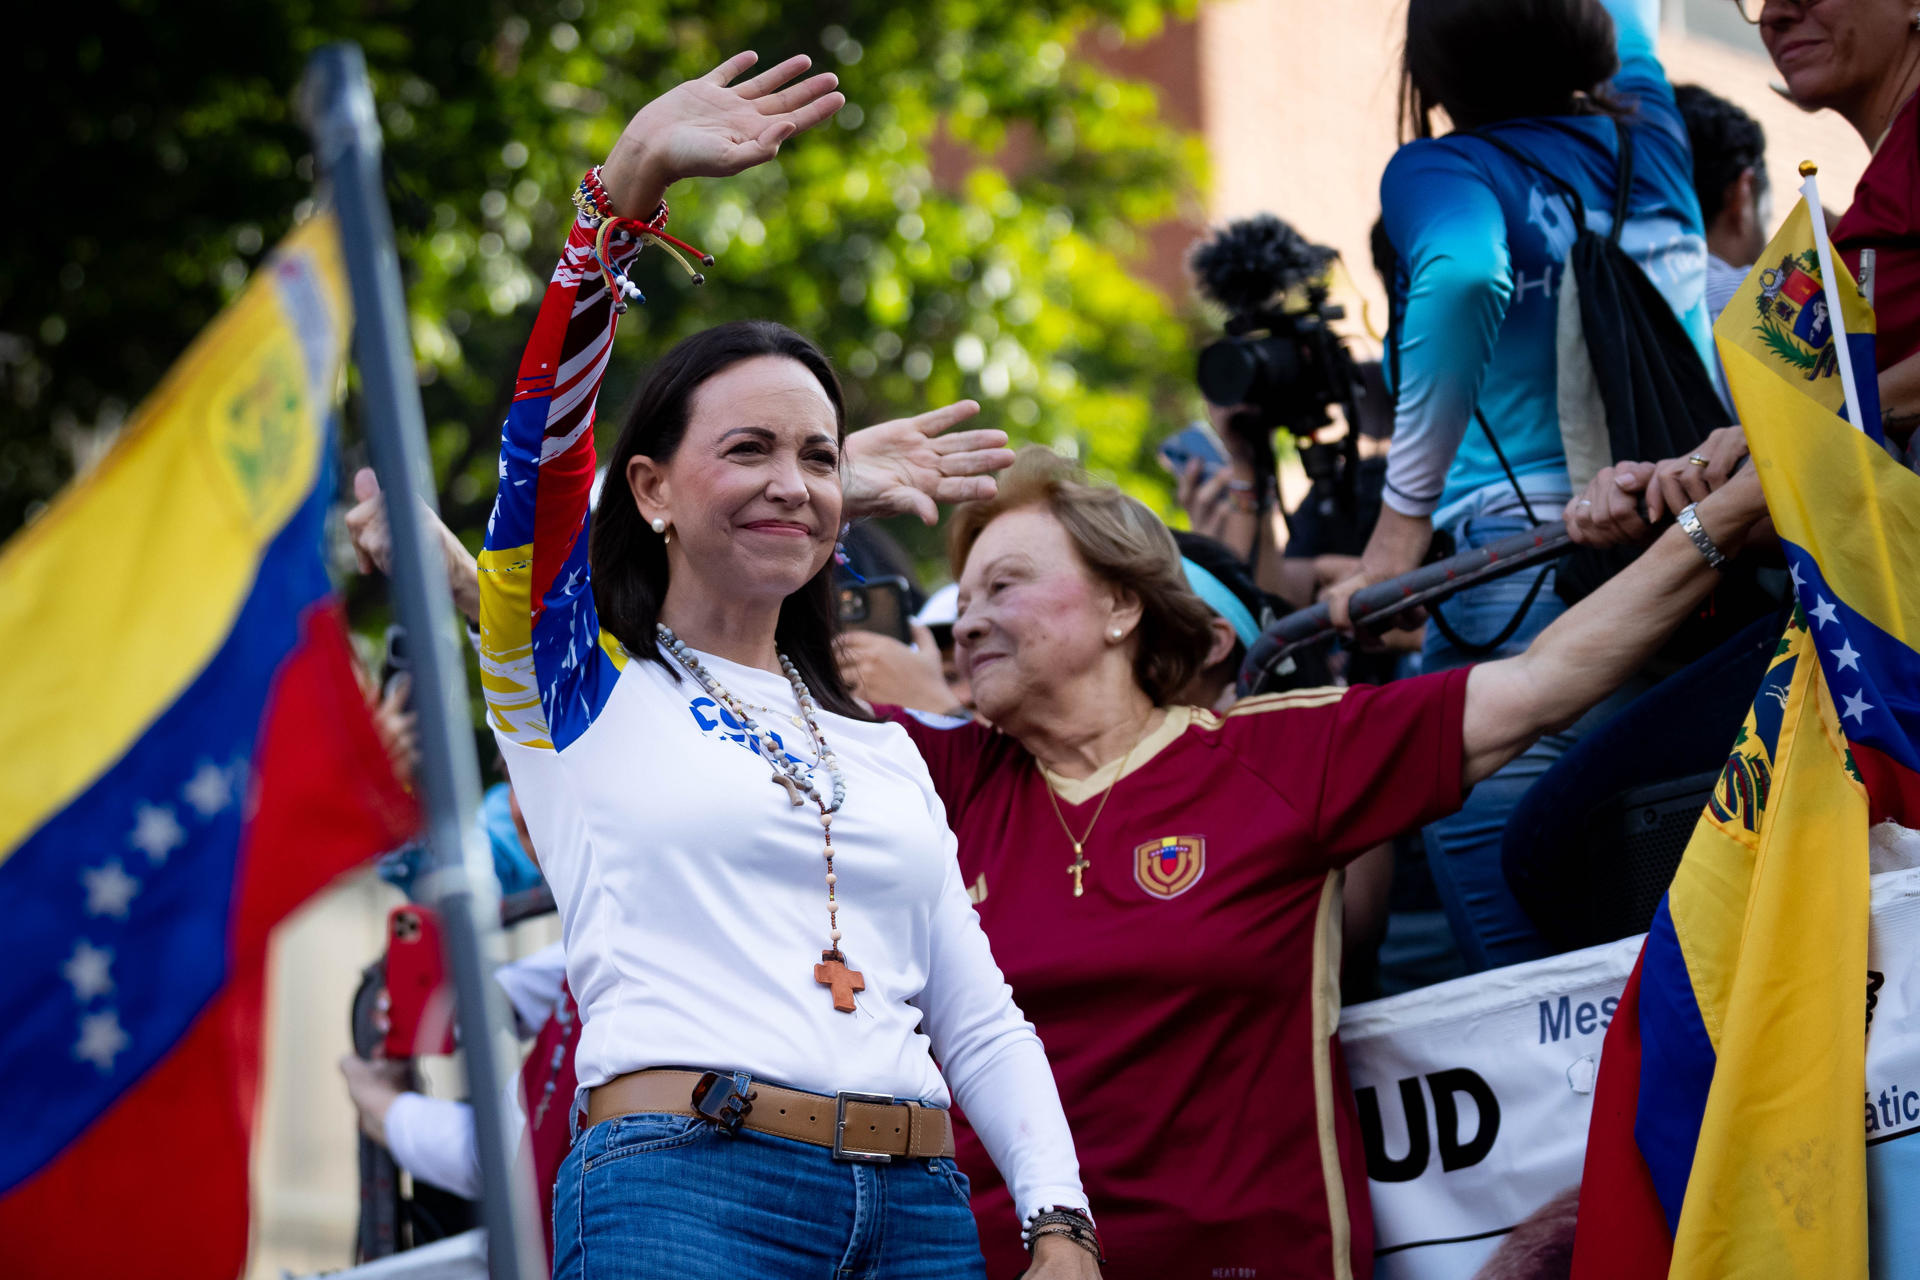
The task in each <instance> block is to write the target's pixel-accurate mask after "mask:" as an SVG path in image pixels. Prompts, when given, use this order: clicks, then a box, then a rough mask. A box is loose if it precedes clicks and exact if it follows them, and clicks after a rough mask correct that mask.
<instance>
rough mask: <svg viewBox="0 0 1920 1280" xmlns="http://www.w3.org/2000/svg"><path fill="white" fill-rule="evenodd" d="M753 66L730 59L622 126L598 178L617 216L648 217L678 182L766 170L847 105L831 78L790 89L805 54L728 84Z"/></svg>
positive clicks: (805, 63) (754, 57)
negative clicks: (799, 136) (799, 137)
mask: <svg viewBox="0 0 1920 1280" xmlns="http://www.w3.org/2000/svg"><path fill="white" fill-rule="evenodd" d="M759 60H760V55H758V54H756V53H752V52H742V53H736V54H734V55H733V56H732V57H731V58H728V59H727V60H726V61H725V62H723V63H721V64H720V65H719V66H717V67H715V68H714V69H713V70H712V71H709V72H708V73H707V74H706V75H704V76H701V77H700V78H699V79H697V80H689V81H687V82H686V83H684V84H681V85H678V86H676V87H674V88H673V89H670V90H668V91H667V92H666V93H663V94H661V95H660V96H659V97H658V98H655V99H654V100H653V101H652V102H649V103H648V104H647V105H646V106H644V107H642V108H641V109H640V111H639V113H638V114H636V115H635V116H634V117H633V119H632V120H630V121H628V122H627V127H626V129H625V131H623V132H622V133H621V135H620V140H619V141H618V142H616V143H614V145H613V151H612V153H611V154H609V155H608V156H607V163H606V165H605V166H604V167H603V169H602V171H601V175H600V180H601V182H602V184H603V185H604V186H605V187H606V190H607V195H608V196H609V197H610V198H611V199H612V201H613V209H614V212H615V213H616V214H618V215H620V216H621V217H627V218H645V217H648V216H649V215H651V214H652V213H653V211H654V209H655V208H657V207H658V206H659V203H660V200H661V197H662V196H664V195H665V193H666V189H667V188H668V187H669V186H671V185H672V184H673V183H675V182H678V181H679V180H680V179H682V178H726V177H731V176H732V175H734V174H736V173H740V172H741V171H743V170H746V169H750V168H752V167H753V166H754V165H756V164H764V163H765V162H767V161H768V160H771V159H773V158H774V156H776V155H778V154H779V152H780V146H781V144H782V143H784V142H786V141H787V139H789V138H791V137H793V136H794V135H795V134H796V133H801V132H804V131H805V130H807V129H811V128H813V127H814V126H815V125H817V124H820V123H821V122H822V121H825V120H828V119H831V118H832V116H833V113H834V112H836V111H838V110H839V109H840V108H841V107H843V106H845V105H846V102H847V99H846V95H844V94H841V93H836V92H834V86H836V85H837V84H839V83H840V81H839V79H838V77H836V76H834V75H833V74H832V73H830V72H822V73H821V74H820V75H817V76H809V77H807V78H806V79H805V80H802V81H800V82H799V83H797V84H789V83H788V81H790V80H792V79H793V78H794V77H795V76H797V75H799V74H801V73H802V72H804V71H805V70H806V69H807V68H808V67H810V66H812V65H813V64H812V61H811V60H810V59H809V58H807V57H806V56H805V55H799V56H796V57H792V58H788V59H787V60H786V61H785V62H782V63H779V64H778V65H776V66H773V67H770V68H768V69H767V70H765V71H763V72H761V73H760V74H759V75H757V76H755V77H753V78H752V79H751V80H745V81H742V82H741V83H739V84H729V83H728V82H729V81H731V80H732V79H733V78H734V77H736V76H739V75H744V74H745V73H746V72H747V70H748V69H749V68H751V67H752V66H753V65H754V64H755V63H756V62H758V61H759Z"/></svg>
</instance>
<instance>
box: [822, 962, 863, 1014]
mask: <svg viewBox="0 0 1920 1280" xmlns="http://www.w3.org/2000/svg"><path fill="white" fill-rule="evenodd" d="M820 959H821V961H822V963H820V964H817V965H815V966H813V980H814V981H815V982H817V983H819V984H820V985H821V986H823V987H831V988H833V1007H834V1008H836V1009H838V1010H839V1011H840V1012H842V1013H852V1012H853V1010H854V1003H853V993H854V992H856V991H865V990H866V989H867V980H866V979H865V978H863V977H861V976H860V972H859V970H857V969H849V968H847V964H846V960H847V958H846V957H845V956H843V955H841V954H840V951H839V949H838V948H832V949H829V950H826V951H822V952H821V953H820Z"/></svg>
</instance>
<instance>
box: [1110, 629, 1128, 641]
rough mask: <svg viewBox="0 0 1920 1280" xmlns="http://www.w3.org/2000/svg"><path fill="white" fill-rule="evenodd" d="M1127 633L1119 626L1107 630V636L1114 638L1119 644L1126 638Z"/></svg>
mask: <svg viewBox="0 0 1920 1280" xmlns="http://www.w3.org/2000/svg"><path fill="white" fill-rule="evenodd" d="M1126 635H1127V633H1126V632H1124V631H1122V630H1121V629H1120V628H1118V627H1115V628H1114V629H1113V630H1111V631H1109V632H1107V638H1108V639H1110V640H1112V641H1113V642H1114V643H1115V644H1119V643H1120V641H1122V640H1124V639H1125V638H1126Z"/></svg>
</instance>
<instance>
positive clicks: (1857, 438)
mask: <svg viewBox="0 0 1920 1280" xmlns="http://www.w3.org/2000/svg"><path fill="white" fill-rule="evenodd" d="M1814 216H1815V214H1814V213H1813V210H1812V209H1811V208H1810V206H1809V205H1808V204H1807V203H1803V204H1802V205H1801V206H1800V207H1799V208H1798V209H1796V210H1795V211H1794V214H1793V215H1792V217H1790V218H1789V219H1788V221H1787V224H1786V226H1785V227H1784V228H1783V229H1782V231H1781V233H1780V234H1779V235H1778V236H1776V237H1775V238H1774V241H1773V242H1772V243H1771V244H1770V245H1769V246H1768V247H1767V250H1766V252H1765V253H1764V254H1763V255H1762V257H1761V260H1760V264H1759V265H1758V266H1756V268H1755V269H1754V271H1753V272H1752V273H1751V274H1750V275H1749V276H1748V278H1747V281H1746V283H1745V285H1744V286H1743V288H1742V289H1741V291H1740V292H1739V293H1737V294H1736V295H1735V296H1734V299H1733V301H1732V302H1730V303H1729V304H1728V306H1727V308H1726V310H1725V311H1724V312H1723V313H1722V315H1721V318H1720V320H1719V322H1718V323H1717V324H1716V326H1715V336H1716V338H1717V339H1718V342H1719V348H1720V355H1721V360H1722V362H1723V363H1724V365H1725V368H1726V372H1727V382H1728V386H1729V388H1730V390H1731V391H1732V393H1733V396H1734V402H1735V406H1736V407H1737V409H1738V410H1739V416H1740V420H1741V421H1742V423H1743V424H1744V425H1745V429H1746V433H1747V437H1748V440H1749V443H1750V444H1751V446H1752V450H1753V459H1754V465H1755V466H1756V467H1757V468H1758V469H1759V474H1760V478H1761V482H1762V484H1763V486H1764V487H1765V489H1766V493H1767V501H1768V506H1769V509H1770V511H1771V513H1772V515H1773V520H1774V525H1775V528H1776V529H1777V530H1778V532H1779V535H1780V540H1781V545H1782V548H1783V550H1784V551H1785V553H1786V557H1787V561H1788V564H1789V566H1790V570H1791V573H1792V576H1793V581H1794V586H1795V590H1796V594H1797V604H1798V607H1797V608H1796V610H1795V614H1794V618H1793V621H1792V623H1791V624H1790V625H1789V627H1788V630H1787V633H1786V635H1785V637H1784V638H1783V639H1782V641H1781V644H1780V649H1779V652H1778V653H1777V655H1776V657H1775V660H1774V663H1773V665H1772V667H1771V668H1770V669H1769V671H1768V673H1767V677H1766V679H1765V681H1764V683H1763V685H1762V687H1761V690H1760V693H1759V696H1758V697H1756V699H1755V701H1754V705H1753V710H1752V712H1751V713H1750V714H1749V716H1748V718H1747V722H1746V724H1745V725H1744V726H1743V728H1742V730H1741V733H1740V737H1739V740H1738V741H1737V742H1736V744H1735V747H1734V750H1733V753H1732V755H1731V757H1730V758H1729V760H1728V762H1727V765H1726V768H1725V770H1724V771H1723V773H1722V775H1721V779H1720V782H1719V784H1718V787H1717V788H1716V791H1715V793H1714V796H1713V799H1712V802H1711V803H1710V804H1709V805H1708V807H1707V811H1706V812H1705V813H1703V814H1702V816H1701V819H1700V823H1699V825H1698V827H1697V828H1696V829H1695V832H1694V835H1693V839H1692V841H1691V842H1690V843H1689V844H1688V846H1687V850H1686V853H1685V855H1684V857H1683V859H1682V861H1681V865H1680V869H1679V871H1678V872H1677V873H1676V875H1675V877H1674V882H1673V885H1672V887H1671V888H1670V889H1669V891H1668V894H1667V897H1666V899H1665V901H1664V902H1663V903H1662V904H1661V907H1660V909H1659V911H1658V912H1657V913H1656V916H1655V919H1654V922H1653V925H1652V928H1651V929H1650V931H1649V933H1648V938H1647V943H1646V945H1645V948H1644V949H1643V951H1642V953H1641V959H1640V964H1639V966H1638V967H1637V968H1636V970H1635V973H1634V977H1633V979H1632V980H1631V981H1630V983H1629V986H1628V990H1627V993H1626V995H1625V996H1624V998H1623V1001H1622V1005H1621V1015H1620V1016H1617V1017H1616V1019H1615V1021H1614V1023H1613V1024H1612V1026H1611V1027H1610V1028H1609V1032H1608V1037H1607V1042H1606V1047H1605V1053H1604V1056H1603V1057H1602V1066H1601V1076H1600V1082H1599V1086H1598V1089H1597V1091H1596V1095H1595V1106H1594V1118H1593V1122H1592V1127H1591V1129H1590V1131H1589V1137H1588V1152H1587V1168H1586V1177H1585V1179H1584V1180H1583V1186H1582V1193H1581V1210H1580V1225H1579V1237H1578V1242H1577V1245H1576V1254H1575V1275H1576V1276H1582V1277H1586V1276H1592V1277H1599V1276H1616V1275H1662V1274H1665V1275H1670V1276H1674V1277H1689V1278H1692V1277H1702V1278H1704V1277H1723V1276H1724V1277H1761V1276H1766V1277H1773V1276H1787V1277H1821V1278H1822V1280H1825V1278H1826V1277H1835V1278H1839V1280H1847V1278H1864V1277H1865V1276H1866V1275H1867V1274H1868V1271H1869V1252H1870V1249H1869V1235H1868V1223H1867V1203H1868V1201H1867V1160H1866V1152H1865V1135H1864V1133H1863V1130H1862V1125H1861V1120H1860V1111H1859V1107H1860V1097H1861V1089H1862V1082H1863V1080H1864V1073H1865V1037H1864V1027H1865V970H1866V956H1867V917H1868V883H1867V830H1868V827H1869V825H1870V824H1871V822H1873V821H1877V820H1879V819H1882V818H1893V819H1896V820H1899V821H1901V822H1903V823H1904V824H1907V825H1913V824H1914V823H1915V821H1916V819H1920V749H1916V746H1917V744H1920V654H1917V653H1916V652H1915V646H1916V643H1920V476H1915V475H1914V474H1912V473H1911V472H1908V471H1906V470H1905V469H1904V468H1902V467H1901V466H1900V465H1899V464H1898V463H1897V462H1896V461H1895V460H1894V459H1893V458H1892V457H1891V456H1889V455H1888V454H1887V452H1886V451H1885V449H1884V448H1883V446H1882V445H1881V444H1880V443H1879V439H1878V421H1877V419H1878V413H1877V410H1876V409H1875V408H1874V407H1873V405H1874V402H1873V400H1872V399H1871V387H1872V383H1873V369H1874V366H1873V362H1872V352H1871V345H1870V341H1869V342H1868V343H1860V342H1857V341H1855V342H1851V343H1850V342H1849V338H1850V337H1851V336H1852V335H1854V333H1855V332H1856V330H1857V331H1861V332H1864V333H1865V334H1867V335H1870V334H1871V333H1872V317H1871V312H1870V311H1869V310H1867V309H1866V307H1865V304H1864V302H1863V300H1861V298H1860V296H1859V292H1858V290H1857V289H1856V288H1855V287H1854V286H1853V281H1852V280H1851V278H1850V277H1847V276H1846V274H1845V267H1844V265H1843V264H1840V263H1838V262H1837V260H1834V259H1833V258H1832V257H1831V255H1824V256H1825V257H1826V260H1827V261H1828V262H1831V263H1832V264H1833V271H1832V277H1831V278H1829V277H1828V274H1827V272H1826V271H1824V270H1822V257H1823V255H1822V254H1820V253H1819V252H1818V246H1817V243H1816V234H1817V233H1816V232H1815V231H1814V228H1813V223H1812V218H1813V217H1814ZM1836 300H1837V305H1835V302H1836ZM1822 303H1824V304H1825V305H1824V307H1823V308H1822V311H1823V313H1824V314H1820V315H1815V316H1814V317H1813V318H1812V319H1809V318H1808V317H1809V310H1810V309H1813V308H1816V306H1818V305H1819V304H1822ZM1836 314H1837V315H1838V316H1839V317H1840V323H1839V324H1838V325H1835V324H1834V323H1832V321H1833V318H1834V316H1835V315H1836ZM1836 329H1838V330H1839V332H1838V333H1836V332H1835V331H1836ZM1842 346H1850V348H1851V349H1850V351H1849V355H1850V356H1851V357H1852V361H1851V363H1852V364H1853V366H1854V368H1855V369H1856V370H1857V372H1858V375H1859V376H1858V377H1857V378H1855V379H1853V381H1854V382H1855V384H1856V389H1855V392H1854V394H1853V395H1851V396H1850V395H1848V394H1847V392H1846V389H1845V386H1844V383H1845V381H1846V379H1845V378H1844V377H1843V374H1844V369H1843V367H1842V363H1841V361H1840V358H1839V355H1838V351H1839V348H1840V347H1842ZM1849 402H1851V403H1849ZM1843 413H1845V414H1847V415H1848V417H1849V418H1851V419H1853V420H1855V421H1857V422H1858V423H1859V425H1858V426H1857V427H1856V426H1855V425H1852V424H1851V422H1850V421H1849V420H1847V419H1844V418H1843V417H1842V414H1843ZM1873 1262H1874V1267H1875V1269H1876V1271H1879V1270H1884V1266H1883V1265H1882V1264H1883V1263H1888V1262H1891V1259H1879V1258H1875V1259H1874V1260H1873ZM1889 1274H1890V1273H1889Z"/></svg>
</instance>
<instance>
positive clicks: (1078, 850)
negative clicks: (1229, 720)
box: [1036, 712, 1153, 898]
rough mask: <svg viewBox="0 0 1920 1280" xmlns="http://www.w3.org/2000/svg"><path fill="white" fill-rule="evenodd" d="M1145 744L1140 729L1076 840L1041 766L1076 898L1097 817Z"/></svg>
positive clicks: (1079, 894) (1083, 888)
mask: <svg viewBox="0 0 1920 1280" xmlns="http://www.w3.org/2000/svg"><path fill="white" fill-rule="evenodd" d="M1147 723H1148V724H1152V723H1153V713H1152V712H1148V713H1147ZM1146 740H1147V731H1146V730H1145V729H1144V728H1143V729H1141V730H1140V736H1139V737H1137V738H1135V739H1134V740H1133V745H1132V746H1130V747H1128V748H1127V754H1126V755H1123V756H1121V757H1120V767H1119V768H1118V769H1117V770H1115V771H1114V775H1113V781H1112V782H1109V783H1108V784H1107V789H1106V790H1105V791H1103V792H1101V793H1100V803H1099V805H1098V806H1097V807H1096V808H1095V809H1094V811H1093V821H1091V822H1089V823H1087V829H1086V830H1085V831H1082V832H1081V833H1080V838H1079V839H1078V840H1075V839H1074V838H1073V828H1072V827H1069V826H1068V825H1067V817H1066V815H1065V814H1063V813H1061V812H1060V800H1059V797H1057V796H1055V795H1054V794H1053V783H1051V782H1049V781H1048V780H1047V773H1046V767H1045V766H1044V765H1043V766H1041V770H1040V785H1041V786H1043V787H1045V788H1046V789H1047V799H1048V801H1049V802H1051V803H1052V805H1053V816H1054V818H1055V819H1056V820H1057V821H1058V822H1059V823H1060V831H1061V834H1063V835H1065V836H1066V837H1067V840H1068V842H1069V843H1071V844H1072V845H1073V861H1072V862H1069V863H1068V864H1067V874H1068V875H1070V876H1072V877H1073V896H1074V897H1076V898H1079V897H1083V896H1085V894H1086V886H1085V885H1083V884H1081V883H1080V877H1081V876H1082V875H1083V874H1085V872H1086V870H1087V868H1089V867H1091V866H1092V865H1093V864H1092V863H1091V862H1088V861H1087V852H1086V850H1087V841H1088V840H1090V839H1092V838H1093V829H1094V828H1095V827H1097V826H1099V825H1100V815H1101V814H1103V813H1105V812H1106V811H1107V801H1109V800H1111V799H1112V798H1113V789H1114V788H1115V787H1117V786H1119V785H1120V779H1121V777H1122V776H1124V775H1125V774H1126V772H1127V761H1129V760H1131V759H1133V753H1134V752H1136V751H1138V750H1139V749H1140V744H1141V743H1143V742H1145V741H1146ZM1036 763H1037V762H1036Z"/></svg>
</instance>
